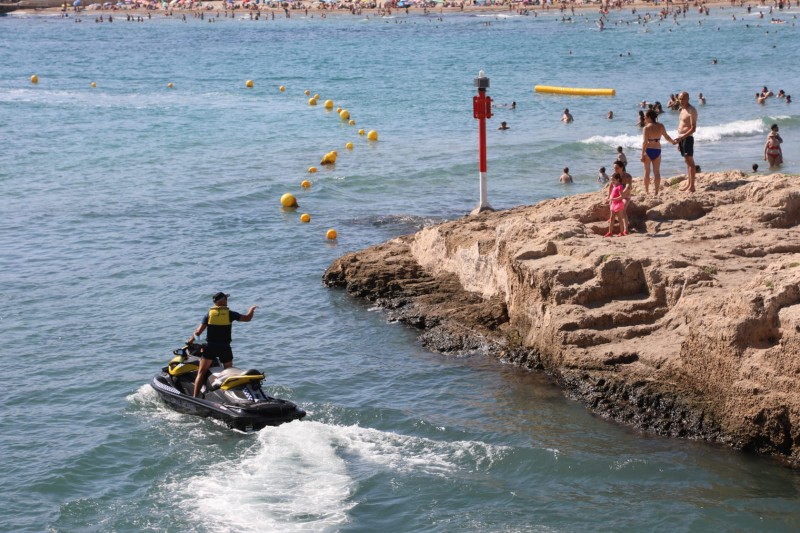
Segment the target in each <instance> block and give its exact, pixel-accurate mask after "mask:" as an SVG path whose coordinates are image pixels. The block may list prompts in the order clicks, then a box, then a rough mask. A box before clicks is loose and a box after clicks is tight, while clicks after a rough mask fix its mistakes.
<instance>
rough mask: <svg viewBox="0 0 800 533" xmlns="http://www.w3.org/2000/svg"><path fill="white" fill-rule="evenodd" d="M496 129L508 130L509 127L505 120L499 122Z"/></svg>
mask: <svg viewBox="0 0 800 533" xmlns="http://www.w3.org/2000/svg"><path fill="white" fill-rule="evenodd" d="M497 129H498V130H510V129H511V128H509V127H508V124H506V123H505V122H501V123H500V127H499V128H497Z"/></svg>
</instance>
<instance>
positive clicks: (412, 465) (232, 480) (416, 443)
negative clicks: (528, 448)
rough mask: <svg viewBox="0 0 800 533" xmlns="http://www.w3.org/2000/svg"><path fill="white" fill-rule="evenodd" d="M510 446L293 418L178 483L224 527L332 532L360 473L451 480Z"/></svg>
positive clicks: (350, 502) (344, 520) (343, 518)
mask: <svg viewBox="0 0 800 533" xmlns="http://www.w3.org/2000/svg"><path fill="white" fill-rule="evenodd" d="M503 455H504V448H503V447H498V446H488V445H486V444H484V443H480V442H461V441H458V442H443V441H435V440H432V439H426V438H421V437H415V436H407V435H401V434H397V433H392V432H385V431H380V430H377V429H371V428H362V427H359V426H337V425H331V424H323V423H321V422H292V423H289V424H284V425H282V426H279V427H276V428H266V429H264V430H262V431H260V432H259V433H258V443H257V444H256V445H255V446H254V447H253V448H252V453H251V454H249V455H247V456H245V457H243V458H238V459H234V460H230V461H224V462H222V463H220V464H218V465H216V466H215V467H214V468H211V469H208V470H205V471H203V472H201V473H198V474H197V475H196V476H195V477H193V478H190V479H189V480H188V481H183V482H180V486H179V487H178V486H176V487H174V488H175V489H176V490H179V491H180V492H181V493H182V494H183V495H184V496H190V498H189V499H188V500H187V503H189V505H191V506H193V507H194V509H193V511H194V512H195V513H199V514H200V515H207V516H206V517H205V521H207V522H208V523H213V524H214V529H215V530H216V529H218V530H220V531H241V530H252V529H254V528H257V529H258V530H261V531H325V530H334V529H336V528H338V527H339V526H341V525H342V524H345V523H347V521H348V512H349V510H350V509H351V508H353V507H354V506H355V505H356V503H357V502H356V501H354V500H353V499H352V498H351V496H352V494H353V492H354V491H355V490H356V488H357V485H358V484H359V483H360V482H361V481H362V479H360V478H365V477H366V478H368V477H371V476H372V475H375V473H376V472H389V473H392V472H397V473H404V474H412V475H422V476H437V477H445V476H447V475H448V474H450V473H453V472H454V471H456V470H459V469H470V470H472V469H475V468H484V467H486V468H488V466H489V465H491V463H492V462H493V461H494V460H496V459H497V458H498V457H502V456H503Z"/></svg>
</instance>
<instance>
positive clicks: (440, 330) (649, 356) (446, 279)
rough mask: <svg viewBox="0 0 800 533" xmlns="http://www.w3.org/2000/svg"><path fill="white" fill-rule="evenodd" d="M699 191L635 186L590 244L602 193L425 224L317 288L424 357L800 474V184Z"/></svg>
mask: <svg viewBox="0 0 800 533" xmlns="http://www.w3.org/2000/svg"><path fill="white" fill-rule="evenodd" d="M699 182H700V187H699V188H698V191H697V192H696V193H695V194H693V195H687V194H685V193H681V192H679V191H678V190H677V183H676V184H675V185H673V186H671V187H669V186H668V187H666V188H665V189H664V190H663V191H662V193H661V195H660V197H657V198H656V197H652V196H650V197H645V196H644V195H637V194H636V192H637V188H636V187H635V188H634V198H633V204H632V205H631V209H630V211H629V213H630V218H631V226H632V227H633V228H635V232H633V233H631V235H629V236H626V237H611V238H603V237H602V235H603V234H604V233H605V232H606V231H607V227H608V226H607V223H606V220H607V217H608V206H607V205H606V204H605V203H604V195H603V194H602V193H596V194H584V195H576V196H571V197H566V198H559V199H554V200H548V201H545V202H542V203H540V204H537V205H534V206H525V207H518V208H514V209H510V210H506V211H500V212H494V213H483V214H480V215H476V216H470V217H465V218H463V219H460V220H455V221H450V222H446V223H442V224H439V225H436V226H431V227H427V228H425V229H423V230H421V231H419V232H418V233H416V234H413V235H406V236H403V237H399V238H396V239H393V240H391V241H389V242H386V243H384V244H381V245H378V246H375V247H372V248H368V249H366V250H362V251H359V252H355V253H351V254H348V255H345V256H344V257H341V258H340V259H338V260H336V261H335V262H334V263H333V264H332V265H331V266H330V267H329V268H328V270H327V271H326V272H325V275H324V277H323V281H324V283H325V284H326V285H328V286H332V287H343V288H345V289H346V290H347V291H348V292H349V293H351V294H354V295H356V296H359V297H362V298H367V299H369V300H371V301H374V302H376V303H377V304H378V305H380V306H382V307H383V308H385V309H386V310H387V312H388V313H389V316H390V317H391V319H393V320H399V321H401V322H403V323H406V324H408V325H410V326H413V327H415V328H419V329H420V330H422V333H421V337H420V338H421V340H422V342H423V343H424V344H425V345H426V346H427V347H428V348H430V349H432V350H435V351H439V352H442V353H458V352H465V351H475V350H482V351H485V352H486V353H488V354H490V355H493V356H496V357H503V358H505V359H507V360H509V361H511V362H513V363H515V364H518V365H520V366H523V367H527V368H532V369H538V370H543V371H545V372H547V373H548V374H550V375H551V376H553V377H554V379H555V380H556V381H557V382H558V383H559V384H560V385H561V386H562V387H563V388H564V390H565V391H566V392H567V394H569V395H570V396H572V397H574V398H576V399H578V400H580V401H581V402H583V403H584V404H586V405H587V406H588V407H589V408H591V409H592V410H593V411H594V412H596V413H598V414H600V415H602V416H604V417H607V418H609V419H613V420H616V421H619V422H623V423H626V424H630V425H633V426H635V427H638V428H642V429H645V430H649V431H654V432H656V433H659V434H662V435H669V436H677V437H689V438H702V439H706V440H709V441H716V442H721V443H725V444H727V445H729V446H732V447H734V448H737V449H742V450H747V451H753V452H757V453H762V454H769V455H774V456H776V457H779V458H781V459H783V460H785V461H786V462H788V463H789V464H791V465H793V466H795V467H798V466H800V288H799V287H800V228H798V227H797V226H798V223H800V178H798V177H796V176H783V175H780V174H776V175H771V176H758V175H745V174H743V173H739V172H728V173H718V174H702V175H701V177H700V179H699ZM637 187H640V185H639V184H638V183H637Z"/></svg>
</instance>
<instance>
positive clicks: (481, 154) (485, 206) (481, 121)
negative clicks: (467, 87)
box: [472, 70, 494, 215]
mask: <svg viewBox="0 0 800 533" xmlns="http://www.w3.org/2000/svg"><path fill="white" fill-rule="evenodd" d="M475 87H477V88H478V96H473V97H472V114H473V116H474V117H475V118H476V119H477V120H478V176H479V177H480V185H481V190H480V201H479V203H478V207H476V208H475V209H474V210H473V211H472V214H473V215H477V214H478V213H482V212H484V211H494V209H492V206H490V205H489V192H488V190H487V186H486V119H487V118H492V99H491V97H490V96H488V95H487V94H486V89H488V88H489V78H487V77H486V75H485V74H484V73H483V71H482V70H481V71H480V72H478V77H477V78H475Z"/></svg>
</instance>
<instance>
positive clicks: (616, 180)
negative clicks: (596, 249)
mask: <svg viewBox="0 0 800 533" xmlns="http://www.w3.org/2000/svg"><path fill="white" fill-rule="evenodd" d="M622 189H623V186H622V178H621V177H620V175H619V174H618V173H616V172H615V173H614V174H613V175H612V176H611V187H610V192H609V193H608V203H609V206H610V207H611V215H610V216H609V217H608V233H606V234H605V235H603V237H611V236H612V235H614V219H615V218H616V219H617V223H618V224H619V234H618V235H619V236H620V237H622V236H623V235H627V234H628V227H627V224H626V221H625V217H623V216H622V215H623V213H624V210H625V201H624V200H623V199H622Z"/></svg>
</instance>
